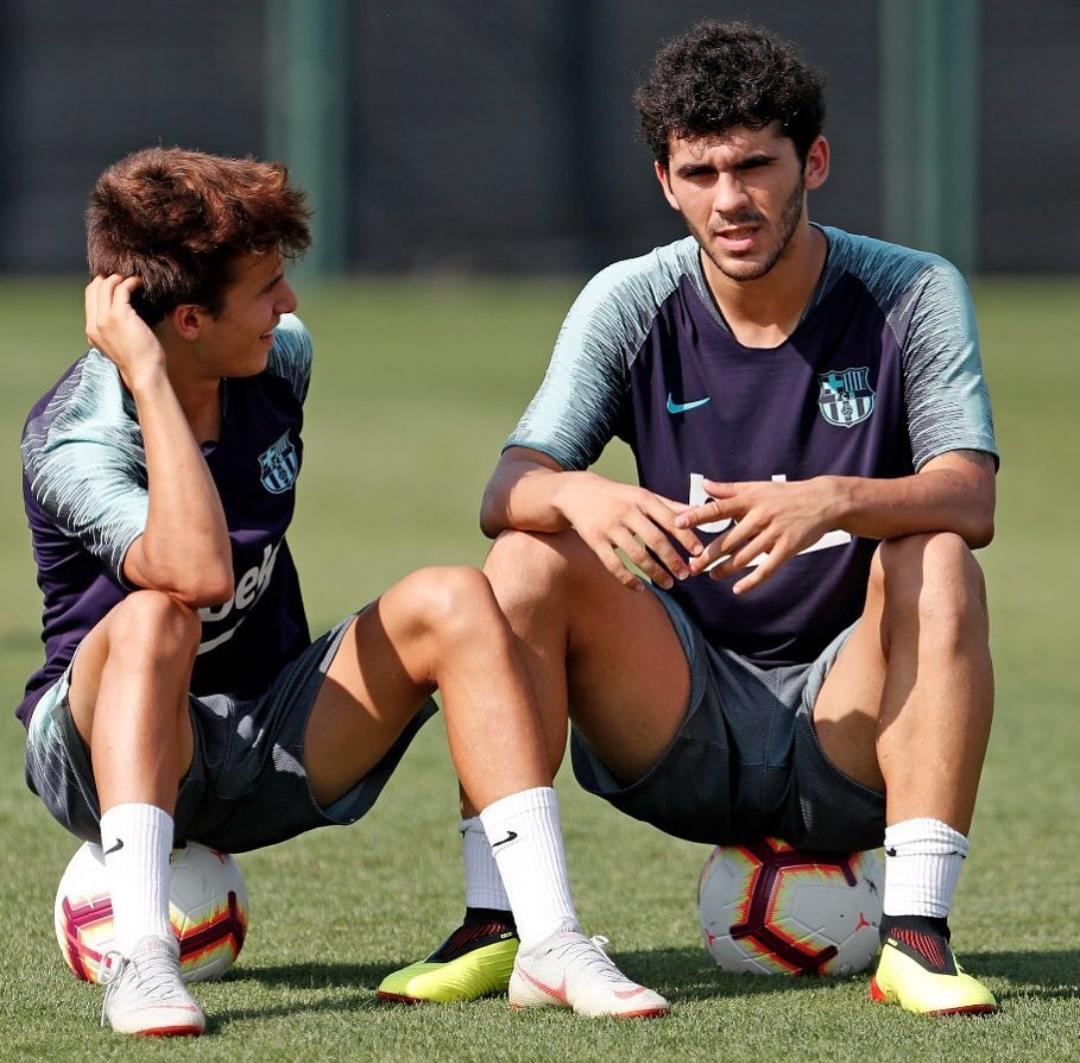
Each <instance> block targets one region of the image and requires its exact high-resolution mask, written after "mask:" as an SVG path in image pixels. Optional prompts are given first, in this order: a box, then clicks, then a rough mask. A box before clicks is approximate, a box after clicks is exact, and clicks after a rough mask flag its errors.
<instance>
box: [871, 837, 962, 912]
mask: <svg viewBox="0 0 1080 1063" xmlns="http://www.w3.org/2000/svg"><path fill="white" fill-rule="evenodd" d="M968 848H969V846H968V840H967V838H965V837H964V835H962V834H961V833H960V832H959V831H956V830H953V829H952V827H950V826H949V825H948V824H947V823H942V822H941V820H940V819H906V820H904V821H903V822H902V823H894V824H893V825H892V826H891V827H886V828H885V896H884V898H883V907H884V911H885V914H886V915H926V916H931V917H933V918H937V919H945V918H947V916H948V914H949V909H950V908H951V907H952V901H953V894H954V893H955V892H956V883H957V881H958V880H959V878H960V869H961V867H963V866H964V857H966V856H967V853H968Z"/></svg>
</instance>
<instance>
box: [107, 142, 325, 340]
mask: <svg viewBox="0 0 1080 1063" xmlns="http://www.w3.org/2000/svg"><path fill="white" fill-rule="evenodd" d="M309 217H310V211H308V210H307V208H306V206H305V203H304V193H303V192H301V191H300V190H299V189H296V188H293V187H291V186H290V185H289V174H288V171H287V170H286V169H285V167H284V166H282V165H280V164H279V163H267V162H258V161H257V160H255V159H251V158H247V159H228V158H222V157H221V156H218V155H207V154H204V153H203V152H199V151H185V150H183V149H181V148H146V149H145V150H143V151H137V152H135V153H134V154H132V155H128V156H126V157H125V158H123V159H121V160H120V161H119V162H117V163H114V164H113V165H112V166H110V167H109V168H108V169H107V170H106V171H105V172H104V173H103V174H102V175H101V176H100V177H99V178H98V180H97V183H96V184H95V185H94V191H93V193H92V194H91V196H90V208H89V210H88V211H87V215H86V245H87V259H88V261H89V264H90V273H91V275H92V276H93V275H97V274H105V275H107V274H110V273H119V274H121V275H123V276H125V277H129V276H132V275H138V276H139V277H141V278H142V281H143V283H142V287H141V288H140V289H139V290H138V291H137V292H136V293H135V297H134V298H133V299H132V305H133V306H134V307H135V309H136V310H137V311H138V313H139V316H140V317H142V319H143V320H144V321H146V322H147V323H148V324H150V325H155V324H157V323H158V322H159V321H160V320H161V319H162V318H163V317H165V315H166V314H167V313H168V312H169V311H170V310H172V309H173V307H175V306H179V305H180V304H181V303H195V304H196V305H199V306H203V307H205V308H206V309H207V310H208V311H209V312H210V313H211V314H215V315H216V314H218V313H220V312H221V308H222V305H223V303H224V296H225V289H226V288H227V287H228V285H229V283H230V281H231V280H232V276H231V272H230V266H231V264H232V263H233V261H234V260H235V259H236V258H237V257H238V256H240V255H245V254H249V253H251V252H266V251H277V252H278V253H279V254H281V255H282V256H283V257H285V258H296V257H298V256H299V255H301V254H303V252H304V251H306V250H307V248H308V245H309V244H310V243H311V233H310V230H309V228H308V218H309Z"/></svg>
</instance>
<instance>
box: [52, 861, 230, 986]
mask: <svg viewBox="0 0 1080 1063" xmlns="http://www.w3.org/2000/svg"><path fill="white" fill-rule="evenodd" d="M169 863H170V865H171V867H172V880H171V882H170V885H169V920H170V922H171V923H172V929H173V933H174V934H175V935H176V938H177V940H178V941H179V942H180V974H181V976H182V977H183V979H184V981H185V982H201V981H205V980H206V979H208V978H220V977H221V976H222V975H223V974H224V973H225V972H226V971H227V970H228V969H229V968H230V967H231V966H232V963H233V960H235V959H236V957H237V955H238V954H239V952H240V949H241V948H242V947H243V944H244V937H245V935H246V934H247V924H248V896H247V888H246V887H245V885H244V877H243V875H241V874H240V868H239V867H238V866H237V863H236V861H235V860H234V859H233V858H232V857H231V856H229V854H228V853H219V852H218V851H217V850H216V849H208V848H207V847H206V846H205V845H197V844H195V843H194V842H188V843H187V844H186V845H184V846H181V847H180V848H178V849H174V850H173V851H172V853H171V855H170V856H169ZM53 924H54V926H55V929H56V940H57V941H58V942H59V944H60V952H61V953H62V954H63V957H64V961H65V962H66V963H67V965H68V967H70V968H71V970H72V972H73V973H74V974H75V976H76V977H77V978H82V979H83V980H85V981H87V982H98V981H100V978H99V972H100V965H101V961H102V958H103V957H104V956H105V955H106V953H108V952H109V951H110V950H111V949H113V947H114V943H113V918H112V900H111V899H110V897H109V890H108V886H107V885H106V879H105V859H104V857H103V856H102V852H101V846H100V845H94V844H92V843H90V842H86V843H85V844H84V845H83V846H82V848H80V849H79V850H78V852H76V853H75V855H74V856H73V857H72V858H71V861H70V863H69V864H68V866H67V869H66V870H65V871H64V874H63V876H62V877H61V879H60V886H59V888H58V889H57V891H56V904H55V905H54V907H53Z"/></svg>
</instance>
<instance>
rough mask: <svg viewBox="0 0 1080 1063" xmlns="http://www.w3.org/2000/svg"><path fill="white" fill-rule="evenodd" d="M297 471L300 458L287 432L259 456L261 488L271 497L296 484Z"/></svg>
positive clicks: (281, 493)
mask: <svg viewBox="0 0 1080 1063" xmlns="http://www.w3.org/2000/svg"><path fill="white" fill-rule="evenodd" d="M299 471H300V457H299V455H298V454H297V453H296V447H294V446H293V441H292V440H291V439H290V438H289V433H288V432H286V433H285V434H284V435H283V436H282V437H281V438H280V439H279V440H278V441H277V442H276V443H274V444H273V446H271V447H268V448H267V449H266V450H264V451H263V452H262V453H261V454H260V455H259V476H260V479H261V480H262V485H263V487H265V488H266V489H267V491H269V492H270V493H271V494H272V495H283V494H284V493H285V492H286V491H288V490H289V488H290V487H292V485H293V484H294V483H296V475H297V473H298V472H299Z"/></svg>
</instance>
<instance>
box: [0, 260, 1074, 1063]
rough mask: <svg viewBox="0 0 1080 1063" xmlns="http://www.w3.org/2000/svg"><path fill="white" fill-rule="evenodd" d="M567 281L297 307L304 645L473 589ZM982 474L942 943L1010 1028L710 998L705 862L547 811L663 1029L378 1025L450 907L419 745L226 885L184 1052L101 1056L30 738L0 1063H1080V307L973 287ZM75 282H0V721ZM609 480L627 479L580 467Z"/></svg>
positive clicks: (589, 905)
mask: <svg viewBox="0 0 1080 1063" xmlns="http://www.w3.org/2000/svg"><path fill="white" fill-rule="evenodd" d="M572 293H573V286H572V285H568V284H528V285H526V284H520V285H518V284H496V283H469V284H464V283H463V284H461V285H452V284H446V285H441V286H429V285H421V284H362V285H361V284H357V285H354V286H337V287H328V288H323V289H322V290H320V291H319V292H317V293H316V292H307V293H305V292H302V293H301V294H302V297H303V298H304V305H303V307H302V313H303V316H304V317H305V319H306V321H307V323H308V324H309V326H310V327H311V329H312V332H313V333H314V336H315V339H316V346H317V351H318V356H317V363H316V365H317V371H316V376H315V381H314V384H313V388H312V392H311V396H310V399H309V404H308V427H307V430H306V433H305V439H306V447H307V450H306V459H305V469H304V476H303V478H302V480H301V486H300V510H299V516H298V519H297V521H296V524H295V525H294V531H293V533H292V534H291V536H290V539H291V543H292V546H293V550H294V553H295V554H296V555H297V559H298V564H299V566H300V571H301V575H302V577H303V579H304V582H305V590H306V598H307V602H308V609H309V613H310V616H311V619H312V622H313V626H314V627H315V628H316V629H321V628H325V627H326V626H327V625H329V624H330V623H331V622H332V621H333V620H334V619H336V618H337V617H339V616H340V615H342V614H343V613H345V612H346V611H348V610H350V609H353V608H355V607H356V606H357V605H358V604H359V603H362V602H363V601H365V600H367V599H369V598H371V597H372V596H374V595H376V594H377V593H378V592H379V591H380V590H382V589H383V588H385V587H386V586H387V585H388V584H389V583H391V582H392V581H393V580H395V579H396V578H398V577H399V576H401V575H403V574H404V573H405V572H407V571H408V570H410V569H412V568H416V567H418V566H420V565H424V564H428V563H435V562H446V561H474V562H476V561H479V560H480V559H481V558H482V556H483V552H484V542H483V540H482V539H481V537H480V534H479V532H478V531H477V529H476V510H477V504H478V499H479V495H480V491H481V489H482V487H483V484H484V482H485V480H486V477H487V474H488V472H489V471H490V468H491V465H492V463H493V462H494V460H495V456H496V454H497V452H498V449H499V446H500V443H501V441H502V439H503V438H504V437H505V435H506V433H507V431H508V430H509V428H510V427H511V426H512V424H513V422H514V420H515V419H516V417H517V415H518V412H519V411H520V409H521V408H522V407H523V405H524V403H525V401H526V400H527V399H528V397H529V396H530V395H531V392H532V389H533V387H534V386H535V383H536V382H537V380H538V379H539V375H540V374H541V372H542V370H543V367H544V365H545V364H546V358H547V351H548V349H549V346H550V342H551V339H552V337H553V335H554V333H555V330H556V328H557V327H558V323H559V321H560V319H561V315H562V313H563V312H564V310H565V308H566V306H567V304H568V300H569V299H570V297H571V295H572ZM976 296H977V303H978V306H979V311H980V321H981V326H982V332H983V338H984V355H985V360H986V363H987V369H988V375H989V378H990V384H991V389H992V394H993V397H994V401H995V410H996V414H997V427H998V435H999V442H1000V445H1001V448H1002V452H1003V454H1004V465H1003V468H1002V472H1001V475H1000V478H999V497H1000V506H999V521H998V536H997V539H996V540H995V542H994V544H993V545H992V546H991V547H990V548H989V549H988V550H987V551H985V553H984V554H983V555H982V557H983V561H984V565H985V568H986V570H987V574H988V581H989V587H990V595H991V607H992V612H993V627H994V633H993V639H994V652H995V660H996V665H997V679H998V715H997V720H996V724H995V734H994V738H993V741H992V743H991V749H990V755H989V761H988V764H987V768H986V772H985V775H984V785H983V790H982V796H981V801H980V806H979V811H978V814H977V817H976V824H975V829H974V848H973V852H972V856H971V858H970V859H969V860H968V866H967V868H966V871H965V875H964V878H963V881H962V882H961V886H960V892H959V898H958V902H957V907H956V911H955V915H954V918H953V927H954V933H955V941H956V943H957V946H958V951H959V952H960V954H961V956H962V958H964V959H965V960H966V963H967V966H968V967H969V969H970V970H972V971H973V972H974V973H976V974H977V975H979V976H980V977H983V978H985V980H986V981H987V982H988V983H989V984H990V986H991V987H992V988H993V989H994V990H995V992H997V993H998V994H999V995H1000V997H1001V999H1002V1001H1003V1004H1004V1011H1003V1013H1002V1014H1001V1015H999V1016H997V1017H994V1018H991V1019H987V1020H981V1021H954V1022H943V1021H927V1020H918V1019H915V1018H913V1017H910V1016H907V1015H905V1014H902V1013H898V1012H896V1011H894V1010H892V1009H885V1008H879V1007H877V1006H875V1005H872V1004H870V1003H869V1002H868V1001H867V999H866V983H865V979H862V978H860V979H857V980H850V981H836V982H832V981H829V982H816V981H799V982H791V981H787V980H780V979H753V978H735V977H730V976H728V977H722V976H720V975H718V974H717V973H716V971H715V968H713V967H711V965H710V963H709V962H708V961H707V960H706V957H705V953H704V950H703V948H702V947H701V943H700V938H699V932H698V929H697V925H696V911H695V886H696V877H697V872H698V870H699V868H700V866H701V863H702V862H703V860H704V858H705V856H706V849H705V848H704V847H702V846H694V845H690V844H686V843H681V842H677V841H674V840H672V839H669V838H666V837H664V836H662V835H661V834H659V833H658V832H656V831H654V830H651V829H650V828H647V827H645V826H643V825H641V824H638V823H636V822H633V821H631V820H629V819H626V818H622V817H620V816H618V815H617V814H615V813H614V812H612V811H611V810H610V809H609V808H607V806H605V805H604V804H602V803H601V802H599V801H597V800H595V799H591V798H588V797H586V796H585V795H583V794H582V792H581V791H580V790H579V789H578V788H577V786H576V784H575V783H574V781H573V779H572V778H571V777H570V776H569V775H568V774H567V773H565V772H564V774H563V775H562V776H560V780H559V784H558V785H559V791H560V796H561V800H562V803H563V812H564V820H565V823H566V830H567V844H568V850H569V859H570V868H571V876H572V879H573V883H574V887H575V890H576V895H577V899H578V904H579V908H580V910H581V912H582V914H583V917H584V918H585V919H586V921H587V925H588V927H589V929H590V930H591V931H593V932H597V931H600V930H602V931H603V932H604V933H605V934H607V935H608V936H609V937H610V938H611V939H612V941H613V949H614V952H615V954H616V955H617V958H618V959H619V960H620V962H621V964H622V966H623V967H624V969H625V970H626V971H627V972H628V973H630V974H632V975H634V976H636V977H638V978H640V979H642V980H644V981H647V982H648V983H649V984H651V985H654V986H656V987H657V988H658V989H659V990H660V991H662V992H664V993H665V994H666V995H668V996H669V997H670V998H671V999H672V1000H673V1001H674V1003H675V1011H674V1014H673V1015H672V1017H671V1018H669V1019H667V1020H664V1021H661V1022H654V1023H646V1024H622V1025H620V1024H617V1023H614V1022H610V1021H602V1022H597V1021H590V1020H585V1019H578V1018H576V1017H574V1016H572V1015H568V1014H565V1013H551V1012H547V1013H544V1014H511V1013H510V1012H509V1011H508V1009H507V1008H506V1005H505V1002H504V1001H499V1000H489V1001H483V1002H479V1003H476V1004H472V1005H467V1006H461V1007H444V1008H412V1009H410V1008H405V1007H400V1006H378V1005H376V1003H375V998H374V988H375V986H376V985H377V984H378V981H379V980H380V978H381V977H382V975H383V974H384V973H385V972H387V971H388V970H390V969H392V968H394V967H396V966H398V965H400V964H401V963H403V962H406V961H410V960H413V959H416V958H418V957H419V956H420V955H421V954H422V953H423V952H424V951H425V950H426V949H427V948H429V947H431V946H432V945H433V944H434V943H435V942H436V940H437V939H438V937H439V935H440V934H442V933H443V932H445V931H446V930H448V929H449V928H450V927H451V926H452V925H453V924H454V923H455V921H456V919H457V917H458V915H459V913H460V907H461V873H460V869H459V864H458V842H457V835H456V832H455V831H454V824H455V822H456V810H455V796H456V791H455V786H454V780H453V776H452V774H451V772H450V769H449V766H448V762H447V757H446V755H445V752H444V748H445V747H444V739H443V734H442V731H441V725H440V724H439V723H438V722H435V723H433V724H432V725H430V726H429V727H428V728H427V729H426V732H425V733H422V734H421V736H420V739H419V740H418V741H417V743H416V744H415V745H414V747H413V749H412V750H411V752H410V753H409V755H408V757H407V758H406V760H405V763H404V764H403V766H402V768H401V770H400V771H399V772H398V774H397V775H396V776H395V778H394V779H393V780H392V782H391V784H390V785H389V787H388V788H387V790H386V791H385V793H384V795H383V797H382V799H381V801H380V803H379V804H378V805H377V807H376V808H375V810H374V811H373V812H372V813H371V815H369V816H368V817H367V818H366V819H365V820H364V821H363V822H362V823H361V824H360V825H358V826H357V827H355V828H353V829H350V830H326V831H321V832H317V833H315V834H309V835H307V836H305V837H302V838H299V839H296V840H294V841H292V842H289V843H287V844H285V845H281V846H278V847H276V848H274V849H270V850H265V851H262V852H258V853H253V854H250V855H247V856H244V857H242V858H241V863H242V867H243V869H244V872H245V874H246V876H247V881H248V887H249V890H250V893H251V896H252V922H251V932H250V935H249V938H248V943H247V945H246V947H245V950H244V953H243V956H242V958H241V961H240V963H239V964H238V965H237V967H236V968H235V969H234V971H233V972H231V974H230V975H229V977H228V978H227V979H226V980H225V981H224V982H222V983H220V984H215V985H209V986H205V987H202V988H200V989H199V990H198V995H199V997H200V1000H201V1001H202V1002H203V1004H204V1006H205V1007H206V1010H207V1012H208V1014H209V1016H210V1028H209V1036H207V1037H204V1038H203V1039H202V1040H201V1041H200V1042H198V1043H139V1044H133V1043H130V1042H129V1041H125V1040H122V1039H120V1038H118V1037H115V1036H113V1035H111V1034H110V1033H108V1032H105V1031H100V1030H98V1028H97V1025H96V1024H97V1012H98V1008H99V1006H100V996H99V993H98V991H97V990H94V989H92V988H90V987H87V986H84V985H82V984H79V983H77V982H76V981H75V980H74V979H73V978H72V977H71V976H70V975H69V974H68V973H67V971H66V969H65V968H64V966H63V964H62V961H61V959H60V956H59V953H58V950H57V948H56V944H55V941H54V939H53V933H52V915H51V913H52V901H53V894H54V891H55V888H56V882H57V880H58V878H59V875H60V872H61V870H62V869H63V867H64V864H65V862H66V861H67V859H68V857H69V856H70V855H71V853H72V852H73V851H74V849H75V842H74V840H73V839H71V838H69V837H68V836H67V835H65V833H64V832H63V831H62V830H61V829H60V828H59V827H57V826H56V825H55V824H53V823H52V821H51V820H50V819H49V818H48V816H47V814H46V813H45V811H44V810H43V808H42V807H41V806H40V804H39V803H38V802H37V801H36V800H35V799H34V798H33V797H32V796H31V795H30V794H29V793H28V792H27V791H26V790H25V787H24V784H23V781H22V762H21V750H22V743H23V733H22V729H21V727H20V726H19V725H18V723H17V722H16V721H15V720H14V719H13V718H11V717H10V716H9V717H8V720H7V722H6V723H4V724H2V727H3V734H4V736H5V738H4V741H3V742H2V743H0V831H2V833H0V839H2V848H0V854H2V855H0V926H2V927H3V929H4V936H5V942H4V944H5V948H6V950H7V951H6V952H5V954H4V956H5V963H4V969H5V979H4V980H5V986H4V991H3V993H2V994H0V1030H2V1037H0V1058H2V1059H50V1060H74V1059H110V1058H123V1059H180V1058H191V1059H199V1060H202V1059H208V1060H209V1059H214V1060H230V1061H231V1060H256V1059H258V1060H268V1059H269V1060H278V1059H282V1060H293V1059H303V1060H339V1059H340V1060H353V1059H397V1060H430V1059H468V1060H474V1059H475V1060H486V1061H491V1060H529V1061H541V1060H556V1059H566V1060H579V1059H580V1060H595V1059H601V1058H617V1059H642V1058H650V1059H653V1060H658V1059H683V1060H685V1059H717V1058H720V1059H724V1060H728V1061H737V1060H761V1059H795V1060H830V1061H831V1060H848V1059H851V1060H860V1061H865V1060H874V1061H877V1060H905V1061H906V1060H911V1059H942V1060H968V1059H995V1060H1021V1059H1023V1060H1066V1059H1076V1058H1078V1057H1080V996H1078V994H1080V887H1078V885H1077V881H1078V879H1080V855H1078V842H1080V837H1078V834H1080V831H1078V827H1077V822H1078V818H1080V817H1078V812H1080V783H1078V775H1080V770H1078V766H1080V740H1078V738H1077V733H1078V732H1077V726H1076V713H1077V707H1078V705H1080V678H1078V675H1080V673H1078V672H1074V671H1073V670H1072V669H1073V668H1074V667H1077V665H1078V657H1080V638H1078V636H1077V630H1078V627H1080V624H1078V621H1077V618H1076V616H1075V615H1074V605H1075V600H1076V595H1077V590H1078V588H1080V561H1078V552H1077V549H1076V527H1077V524H1078V522H1080V492H1078V491H1077V474H1078V472H1080V415H1078V412H1077V404H1078V402H1080V359H1078V358H1077V356H1076V343H1075V337H1076V335H1077V334H1078V332H1080V301H1078V300H1077V299H1076V285H1075V284H1070V283H1066V282H1064V281H1055V282H1035V281H1030V282H1023V283H1021V282H1006V281H993V282H984V283H983V284H981V285H979V286H978V288H977V291H976ZM80 304H81V297H80V287H79V285H78V283H77V282H70V283H59V282H56V283H50V284H31V283H14V282H10V281H9V282H4V283H3V284H2V285H0V334H2V335H3V336H4V337H5V346H4V350H3V353H2V355H0V357H2V359H3V371H4V376H5V387H4V388H3V390H2V392H0V426H2V438H3V439H4V441H5V442H4V448H3V455H4V457H3V460H2V461H0V497H3V498H4V499H6V500H7V501H6V502H5V504H4V506H3V508H2V509H0V514H2V523H0V566H2V587H3V595H4V598H5V601H6V602H7V605H6V606H5V608H4V610H3V612H2V613H0V645H2V648H3V652H2V656H0V688H2V690H3V692H4V696H5V697H6V699H7V701H8V703H9V705H11V706H14V705H15V703H16V702H17V701H18V699H19V696H20V692H21V686H22V683H23V682H24V681H25V678H26V676H27V675H28V674H29V673H30V672H31V671H32V670H33V668H34V667H36V665H37V663H38V661H39V659H40V645H39V642H38V624H37V618H38V615H39V609H40V602H39V598H38V594H37V589H36V587H35V585H34V581H33V573H32V568H31V565H30V550H29V539H28V535H27V532H26V529H25V526H24V521H23V516H22V509H21V504H20V495H19V460H18V449H17V442H18V434H19V429H20V427H21V424H22V418H23V415H24V413H25V410H26V409H27V408H28V407H29V405H30V403H31V402H32V401H33V399H34V398H36V396H37V395H38V394H39V393H40V392H41V391H43V390H44V389H45V387H47V386H48V384H50V383H51V382H52V381H53V380H54V379H55V378H56V376H57V375H58V374H59V372H60V371H61V370H62V368H63V367H64V366H65V365H66V364H67V363H68V362H69V361H71V360H72V359H73V358H74V357H75V356H77V355H78V354H79V353H80V350H81V347H80V339H81V331H82V328H81V323H80V317H79V307H80ZM605 462H606V465H605V467H606V468H607V470H608V471H609V472H611V473H612V474H615V475H623V476H626V475H628V474H629V469H630V465H629V463H628V461H627V460H626V455H625V454H615V455H612V456H611V457H609V458H606V459H605Z"/></svg>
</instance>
